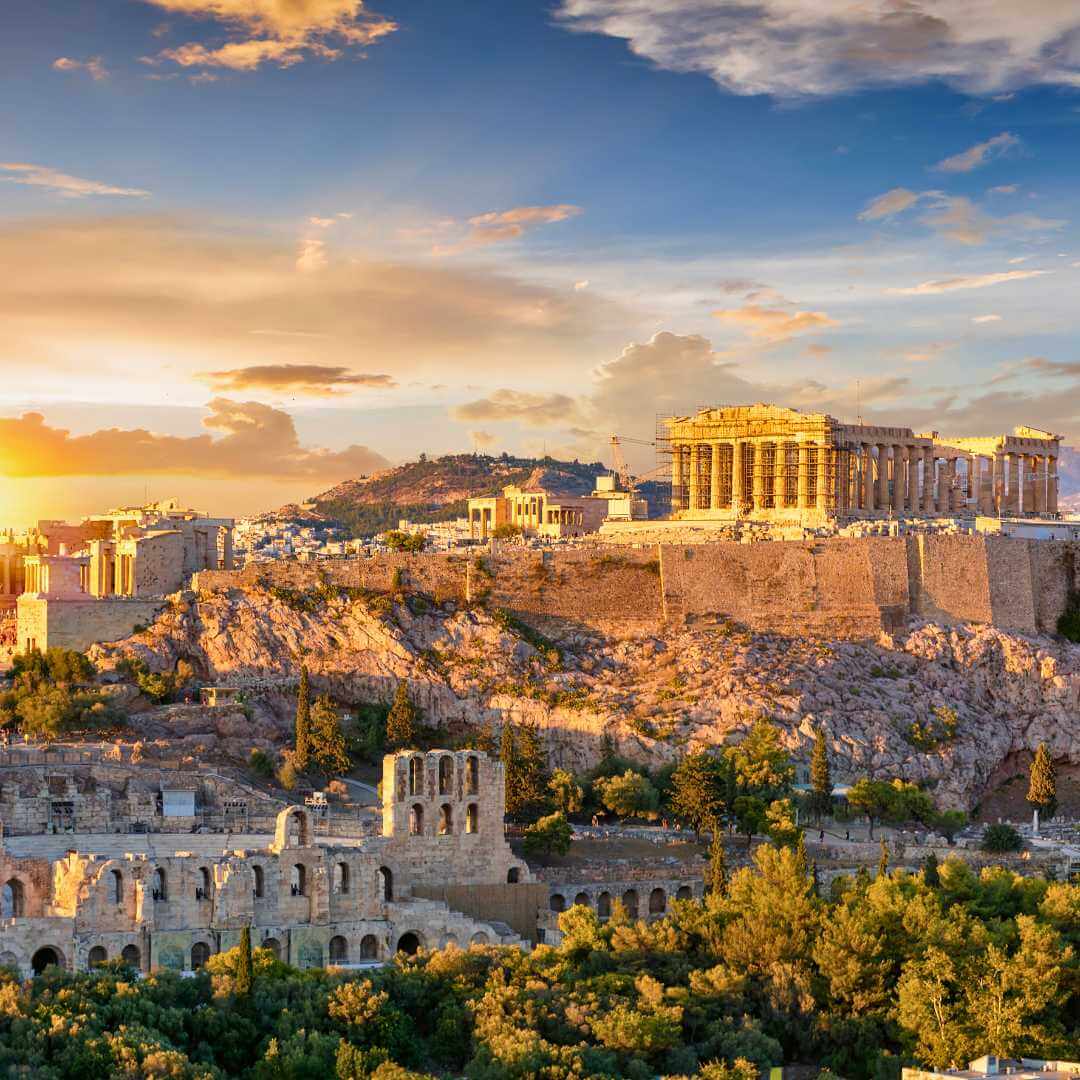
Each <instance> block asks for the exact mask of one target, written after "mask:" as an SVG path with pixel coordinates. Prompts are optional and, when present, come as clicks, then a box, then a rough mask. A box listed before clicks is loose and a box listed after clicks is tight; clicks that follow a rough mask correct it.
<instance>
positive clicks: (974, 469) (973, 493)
mask: <svg viewBox="0 0 1080 1080" xmlns="http://www.w3.org/2000/svg"><path fill="white" fill-rule="evenodd" d="M978 467H979V459H978V457H977V456H976V455H975V454H968V456H967V487H966V488H965V489H964V494H965V500H966V505H967V506H969V507H971V508H973V509H974V510H976V511H977V510H978V509H979V474H978Z"/></svg>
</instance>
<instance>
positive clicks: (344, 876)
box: [337, 862, 349, 893]
mask: <svg viewBox="0 0 1080 1080" xmlns="http://www.w3.org/2000/svg"><path fill="white" fill-rule="evenodd" d="M337 891H338V892H339V893H347V892H348V891H349V864H348V863H343V862H342V863H338V865H337Z"/></svg>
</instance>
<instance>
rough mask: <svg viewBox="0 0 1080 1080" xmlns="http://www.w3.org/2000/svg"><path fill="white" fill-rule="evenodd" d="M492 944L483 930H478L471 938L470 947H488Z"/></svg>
mask: <svg viewBox="0 0 1080 1080" xmlns="http://www.w3.org/2000/svg"><path fill="white" fill-rule="evenodd" d="M490 942H491V938H490V937H489V936H488V935H487V934H485V933H484V931H483V930H477V931H476V933H475V934H473V936H472V937H471V938H469V944H470V945H487V944H489V943H490Z"/></svg>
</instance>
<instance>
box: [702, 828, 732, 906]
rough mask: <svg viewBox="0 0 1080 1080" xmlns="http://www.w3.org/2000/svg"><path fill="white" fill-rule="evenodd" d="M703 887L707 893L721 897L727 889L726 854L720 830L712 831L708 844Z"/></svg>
mask: <svg viewBox="0 0 1080 1080" xmlns="http://www.w3.org/2000/svg"><path fill="white" fill-rule="evenodd" d="M705 887H706V889H707V890H708V891H709V892H713V893H716V894H717V896H723V894H724V890H725V889H727V852H726V851H725V850H724V834H723V831H722V830H720V829H713V835H712V843H711V844H709V866H708V869H707V870H706V871H705Z"/></svg>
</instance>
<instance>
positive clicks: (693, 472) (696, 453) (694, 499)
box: [687, 443, 701, 510]
mask: <svg viewBox="0 0 1080 1080" xmlns="http://www.w3.org/2000/svg"><path fill="white" fill-rule="evenodd" d="M700 462H701V445H700V444H699V443H691V444H690V483H689V485H688V487H689V489H690V496H689V505H688V507H687V509H688V510H697V508H698V498H699V497H700V494H701V492H700V485H699V476H698V467H699V465H700Z"/></svg>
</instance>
